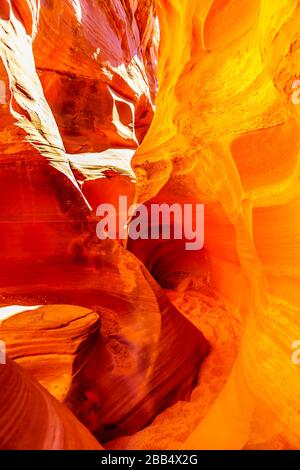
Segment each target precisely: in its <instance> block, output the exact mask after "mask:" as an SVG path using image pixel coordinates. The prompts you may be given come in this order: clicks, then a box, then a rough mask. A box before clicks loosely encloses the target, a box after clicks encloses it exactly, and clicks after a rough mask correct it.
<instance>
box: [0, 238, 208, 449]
mask: <svg viewBox="0 0 300 470" xmlns="http://www.w3.org/2000/svg"><path fill="white" fill-rule="evenodd" d="M98 245H99V243H98ZM104 247H105V249H103V252H102V254H101V253H99V251H98V246H97V257H96V258H95V259H94V260H93V265H94V268H93V269H90V268H89V267H84V266H82V265H78V264H76V263H72V264H71V263H70V264H69V265H67V264H65V265H64V266H61V265H59V266H50V267H49V265H47V266H46V267H45V266H44V265H43V266H41V267H40V268H39V270H32V272H31V275H30V277H29V278H28V279H27V282H26V283H25V282H24V278H23V273H21V274H19V276H18V274H17V273H14V274H13V275H12V278H10V279H6V283H7V284H8V286H6V287H2V289H1V291H0V292H1V295H2V297H4V298H5V299H6V302H10V299H11V302H12V301H13V300H14V301H15V300H16V299H18V301H19V302H20V303H22V305H26V304H28V305H33V304H34V305H36V304H37V303H40V302H41V301H43V302H47V303H50V304H52V305H46V306H43V307H37V308H35V309H34V310H28V311H26V310H25V311H23V312H22V313H19V314H16V315H14V316H11V317H10V318H8V319H4V320H3V321H2V324H1V326H0V335H1V339H2V340H4V341H5V342H6V343H7V350H8V353H9V354H10V355H11V356H12V357H13V358H15V359H16V360H18V362H19V363H20V364H21V365H22V366H23V367H25V368H26V369H27V370H28V371H30V372H31V373H32V374H33V375H34V377H35V378H36V379H37V380H39V381H40V382H41V383H42V385H43V386H45V387H46V388H47V389H48V390H49V391H50V392H51V393H52V394H53V395H55V396H56V397H57V398H58V399H60V400H63V401H64V402H65V403H66V404H67V405H68V407H69V408H71V409H72V410H73V411H74V413H75V415H76V416H77V417H78V418H79V419H80V420H81V421H82V422H83V423H84V424H85V425H86V426H87V427H88V428H89V429H90V430H91V431H92V432H93V433H94V434H95V435H96V436H97V437H98V438H99V440H100V441H101V442H105V441H107V440H109V439H112V438H115V437H119V436H122V435H127V434H132V433H134V432H136V431H138V430H140V429H141V428H143V427H144V426H145V425H147V424H149V423H150V422H151V421H152V420H153V418H154V417H155V416H156V415H157V414H158V413H159V412H160V411H162V410H164V409H165V408H166V407H167V406H170V405H172V404H173V403H175V402H176V401H177V400H180V399H187V398H189V396H190V394H191V391H192V388H193V386H194V385H195V383H196V381H197V377H198V372H199V367H200V365H201V362H202V361H203V359H204V358H205V356H206V354H207V350H208V346H207V341H206V340H205V338H204V337H203V335H202V334H201V332H200V331H199V330H198V329H197V328H195V327H194V326H193V325H192V324H191V323H190V322H189V321H187V320H186V319H185V318H184V317H183V316H182V315H181V314H180V313H179V312H178V311H177V310H176V308H175V307H173V306H172V304H171V303H170V302H169V300H168V299H167V297H166V296H165V294H164V293H163V291H162V290H161V289H160V287H159V286H158V285H157V284H156V283H155V281H153V279H151V277H150V275H149V273H148V272H147V271H146V269H145V268H144V267H143V266H142V265H141V264H140V263H139V262H138V261H137V260H136V259H135V258H134V256H133V255H131V254H130V253H129V252H127V251H125V250H122V249H121V248H120V247H118V246H117V245H115V244H112V245H111V249H110V251H109V250H108V244H104ZM88 253H89V254H90V253H91V251H90V250H88ZM71 302H72V303H74V304H77V305H84V306H87V307H91V310H88V309H84V308H79V307H75V306H71V305H69V306H68V305H65V304H66V303H71ZM53 303H55V304H56V305H53ZM6 308H7V307H6ZM23 308H24V309H26V307H23ZM0 312H1V309H0ZM95 312H98V313H99V315H100V322H101V336H100V335H99V333H100V332H99V321H98V315H97V314H96V313H95ZM187 338H188V340H187Z"/></svg>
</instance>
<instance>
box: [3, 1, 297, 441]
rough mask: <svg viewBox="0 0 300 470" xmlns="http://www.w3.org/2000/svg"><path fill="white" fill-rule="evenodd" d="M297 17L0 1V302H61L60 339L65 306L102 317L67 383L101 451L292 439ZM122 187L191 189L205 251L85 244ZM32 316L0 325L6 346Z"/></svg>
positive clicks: (280, 4)
mask: <svg viewBox="0 0 300 470" xmlns="http://www.w3.org/2000/svg"><path fill="white" fill-rule="evenodd" d="M154 3H155V5H154ZM156 15H158V20H159V21H158V20H157V17H156ZM299 24H300V2H299V1H298V0H284V1H283V0H273V1H272V2H270V1H269V0H253V1H251V2H250V1H246V0H232V1H228V0H156V1H155V2H154V1H152V0H136V1H135V0H122V1H121V0H109V1H107V0H97V1H96V0H66V1H63V2H62V1H60V0H51V1H50V0H47V1H46V0H44V1H39V0H26V1H25V0H22V1H19V0H4V1H3V2H1V5H0V39H1V45H0V57H1V61H0V80H2V82H1V90H0V91H1V93H0V96H1V103H0V107H1V116H0V137H1V139H0V149H1V155H2V160H1V167H0V177H1V183H2V184H1V188H0V195H1V198H0V200H1V206H0V213H1V226H3V227H4V229H3V230H2V231H1V233H0V243H1V248H2V256H1V260H0V261H1V263H0V268H1V269H0V281H1V294H0V295H1V302H2V304H3V305H5V306H11V305H16V304H21V305H25V306H26V305H28V306H33V305H45V304H47V305H48V306H47V307H46V309H47V311H48V309H49V312H53V308H54V307H50V306H49V305H51V304H52V305H58V304H61V307H59V309H62V313H61V314H60V315H59V318H58V317H57V318H55V322H57V323H55V324H56V325H58V326H59V328H58V329H60V330H61V334H62V335H66V336H64V337H65V338H69V336H68V334H69V330H68V326H64V327H62V323H61V320H62V319H63V318H65V315H66V316H68V315H69V314H70V310H69V307H62V305H66V304H73V305H78V306H81V307H85V308H87V309H89V310H88V311H89V312H90V313H89V315H92V316H93V315H94V313H93V312H97V314H99V316H100V323H101V330H100V334H99V331H98V332H97V333H95V335H98V337H97V339H96V344H95V348H94V349H93V352H91V353H90V354H89V356H88V360H87V361H86V362H85V363H84V366H83V367H82V368H81V369H80V373H78V374H75V375H73V376H72V381H71V383H70V382H68V384H69V385H68V391H67V393H66V390H67V387H65V386H62V390H63V393H62V395H61V398H62V396H64V400H65V403H66V404H67V405H68V406H69V407H70V408H71V409H72V410H73V412H74V413H75V414H76V415H77V416H78V417H79V419H80V420H81V421H82V422H83V423H84V424H85V425H86V426H87V427H88V428H89V429H90V430H92V432H93V433H94V434H95V435H96V436H97V437H98V439H100V442H105V441H108V440H110V442H109V443H108V444H107V446H108V447H111V448H121V449H122V448H178V447H180V446H181V447H183V448H185V449H260V448H271V449H290V448H292V449H294V448H300V438H299V436H300V433H299V429H300V413H299V406H298V397H299V393H300V376H299V365H297V364H296V363H294V362H293V361H292V353H293V349H292V346H291V345H292V344H294V343H295V341H296V340H299V338H300V329H299V321H298V312H299V305H300V298H299V263H300V261H299V252H300V250H299V223H298V219H297V214H298V212H297V209H298V206H299V150H300V129H299V124H300V106H299V105H300V94H299V93H298V88H300V81H299V80H300V70H299V63H300V61H299V59H300V47H299V46H300V39H299ZM159 36H160V37H159ZM159 39H160V44H159V51H158V42H159ZM157 54H158V59H159V66H158V82H159V91H158V94H157V96H156V92H157V68H156V60H157ZM297 87H298V88H297ZM4 98H6V101H5V100H4ZM154 102H155V107H154ZM154 110H155V112H154ZM152 118H153V119H152ZM149 126H150V128H149ZM148 129H149V130H148ZM147 131H148V132H147ZM131 163H132V166H131ZM119 195H126V196H127V197H128V199H129V201H130V202H131V201H135V202H138V203H146V204H148V205H150V204H151V203H153V202H154V203H158V202H159V203H164V202H166V203H168V204H173V203H175V202H177V203H181V204H185V203H193V204H195V203H201V204H204V205H205V244H204V248H203V249H202V250H201V251H199V252H197V253H191V252H187V251H186V250H185V249H184V244H183V243H182V242H181V241H180V242H178V241H176V240H168V241H167V240H163V241H161V240H135V241H132V240H128V242H127V241H124V242H122V245H123V246H120V245H121V243H120V244H118V242H110V241H105V242H102V243H100V242H98V240H97V239H96V235H95V218H94V212H93V210H94V209H95V208H96V207H97V206H98V204H99V203H101V202H105V203H107V202H110V203H113V204H116V203H117V201H118V197H119ZM119 215H120V214H118V216H119ZM126 248H127V250H126ZM130 251H131V252H132V253H130ZM137 258H138V259H139V261H138V259H137ZM157 283H158V284H160V286H161V287H162V288H164V289H166V290H167V296H168V297H169V299H170V301H171V302H172V303H173V306H172V304H171V303H170V302H169V300H168V299H167V297H166V295H165V294H164V293H163V291H162V289H161V287H159V286H158V284H157ZM42 308H44V307H42ZM38 311H39V309H37V311H32V312H31V313H26V312H23V313H22V314H20V315H18V316H15V317H12V318H10V319H7V320H4V321H3V325H4V329H6V330H5V331H6V333H5V334H8V330H10V333H9V335H11V336H10V338H11V341H12V342H11V346H9V348H10V347H12V351H13V350H14V349H13V348H14V346H13V343H14V338H13V335H14V334H16V335H17V336H18V333H17V330H18V328H19V326H18V325H19V322H18V317H19V320H20V319H21V318H25V317H26V322H25V324H27V321H28V320H29V319H30V321H34V320H33V319H34V318H38ZM76 312H77V313H78V312H79V311H78V310H75V309H74V311H73V313H71V317H72V315H73V314H75V316H76V315H77V313H76ZM35 315H36V316H35ZM51 315H52V313H51ZM76 318H77V317H76ZM93 318H94V320H95V319H96V317H94V316H93ZM94 320H93V321H92V323H91V327H92V331H94V326H95V324H96V323H97V321H96V323H93V322H94ZM51 321H54V320H53V319H52V320H51ZM21 322H22V320H21ZM192 323H193V324H194V325H192ZM20 324H21V323H20ZM10 325H11V329H10ZM12 325H13V327H12ZM72 326H74V325H72ZM26 328H27V326H26ZM14 329H15V331H16V333H15V332H14V331H13V330H14ZM42 329H43V328H42ZM33 330H34V331H35V333H34V335H35V334H36V332H37V330H38V328H37V330H35V329H33ZM33 330H30V331H33ZM84 331H86V330H84ZM88 331H89V329H88ZM200 331H201V332H203V333H204V335H205V337H206V339H204V337H203V335H202V333H200ZM45 334H46V333H45ZM51 334H52V333H51ZM81 334H83V337H84V335H85V334H86V333H83V332H82V333H79V337H80V336H81ZM48 335H50V332H49V331H47V336H48ZM72 335H73V333H72ZM90 336H92V337H93V334H91V333H90V332H88V337H90ZM50 338H53V341H54V343H56V342H57V337H56V336H55V335H53V336H51V335H50V336H49V339H50ZM207 340H208V341H209V343H210V354H209V356H208V358H207V360H206V361H204V363H203V365H202V367H201V369H199V368H200V365H201V363H202V361H203V359H204V357H205V355H206V353H207ZM22 341H23V342H22V348H24V349H22V352H21V349H20V354H21V355H23V354H24V356H26V348H27V344H25V341H24V340H22ZM73 341H74V338H73V336H72V341H70V345H71V344H72V345H75V344H77V345H78V343H77V341H79V343H80V342H81V339H80V338H76V341H74V342H73ZM46 343H47V342H46ZM66 343H68V341H66ZM83 343H84V341H83ZM20 344H21V343H20ZM80 344H81V343H80ZM90 344H93V342H92V341H91V343H90ZM54 346H55V344H54ZM31 347H32V346H30V344H28V348H29V349H28V351H30V348H31ZM55 347H57V349H58V350H59V346H58V345H56V346H55ZM76 347H77V346H76ZM72 348H73V346H72ZM50 349H52V347H51V348H50ZM50 349H49V351H50ZM16 350H17V349H16ZM75 350H76V348H75ZM68 351H69V350H68ZM71 351H72V353H71V356H72V357H70V358H69V359H70V362H68V367H69V369H68V378H67V381H70V365H71V364H72V368H74V367H75V368H76V366H74V362H72V361H75V363H76V360H77V359H76V358H77V356H76V358H75V357H74V350H73V349H71ZM69 352H70V351H69ZM52 353H53V351H52ZM68 354H69V353H68ZM69 359H68V360H69ZM75 359H76V360H75ZM18 360H19V361H20V360H21V359H20V358H19V359H18ZM22 360H23V361H24V364H25V362H26V360H25V359H24V358H23V359H22ZM79 362H81V359H80V361H79ZM216 363H220V364H219V366H217V365H216ZM53 364H54V362H53ZM0 367H1V366H0ZM96 371H97V372H96ZM32 372H33V371H32ZM33 373H35V372H33ZM38 373H40V371H39V372H38ZM45 374H47V371H46V372H45ZM49 374H50V375H51V368H50V367H49ZM72 374H73V370H72ZM50 375H49V377H46V375H45V377H44V376H43V374H42V375H40V377H39V380H41V381H42V382H43V383H44V384H48V385H47V386H48V387H49V389H51V391H52V393H55V392H54V387H53V384H50V382H51V377H50ZM198 379H199V381H198V382H197V380H198ZM55 380H56V379H55ZM64 380H65V379H62V382H61V383H62V384H63V383H64ZM47 381H48V382H47ZM194 386H195V388H194V391H193V393H191V392H192V389H193V387H194ZM190 395H191V400H190V402H188V403H187V402H185V403H181V402H180V401H179V400H180V399H182V400H185V399H187V398H188V397H190ZM154 418H155V420H154V421H153V419H154ZM134 433H135V434H134ZM162 436H163V438H162ZM12 445H13V444H12Z"/></svg>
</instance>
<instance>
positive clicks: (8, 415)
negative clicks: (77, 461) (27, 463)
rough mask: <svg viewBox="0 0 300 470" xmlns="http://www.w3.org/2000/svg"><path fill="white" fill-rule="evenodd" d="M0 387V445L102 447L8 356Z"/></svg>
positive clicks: (0, 369)
mask: <svg viewBox="0 0 300 470" xmlns="http://www.w3.org/2000/svg"><path fill="white" fill-rule="evenodd" d="M0 389H1V400H0V449H2V450H71V449H72V450H78V449H86V450H88V449H89V450H96V449H98V450H100V449H102V447H101V445H100V444H99V443H98V442H97V441H96V439H95V438H94V437H93V436H92V435H91V434H90V433H89V432H88V430H87V429H85V428H84V426H83V425H82V424H81V423H80V422H79V421H78V420H77V419H76V418H75V417H74V415H72V413H71V412H70V411H69V410H68V409H67V408H66V407H65V406H63V405H61V404H60V403H58V402H57V401H56V400H55V398H53V397H52V396H51V395H50V394H49V393H48V392H47V390H45V389H44V388H43V387H42V386H41V385H39V384H38V383H37V382H36V381H35V380H33V379H32V378H30V376H29V375H27V373H26V372H25V371H23V370H22V369H21V367H20V366H18V365H17V364H16V363H14V362H13V361H11V360H10V359H7V364H5V365H4V364H2V365H1V366H0Z"/></svg>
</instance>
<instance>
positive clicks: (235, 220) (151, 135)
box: [134, 0, 300, 449]
mask: <svg viewBox="0 0 300 470" xmlns="http://www.w3.org/2000/svg"><path fill="white" fill-rule="evenodd" d="M156 5H157V11H158V16H159V21H160V28H161V43H160V56H159V83H160V89H159V93H158V96H157V99H156V113H155V115H154V120H153V122H152V125H151V128H150V131H149V132H148V134H147V136H146V138H145V140H144V141H143V144H142V146H141V147H140V148H139V149H138V151H137V153H136V155H135V157H134V169H135V173H136V175H137V177H138V182H137V188H138V191H139V200H140V201H141V202H142V201H147V200H150V199H152V198H154V197H160V196H161V198H162V199H163V198H165V197H168V199H169V200H173V201H176V200H177V199H181V198H182V199H186V200H190V199H192V200H197V201H199V202H202V203H204V204H205V207H206V215H205V217H206V222H205V247H204V253H205V255H206V258H207V262H206V266H207V276H208V278H209V279H210V285H211V287H212V288H213V289H214V290H215V292H216V293H218V294H219V295H220V296H221V297H222V298H223V299H224V300H225V302H226V305H227V306H228V308H230V310H231V311H232V312H233V313H232V314H233V315H234V314H235V313H238V315H240V317H241V318H242V328H243V335H242V337H241V341H240V347H239V352H238V355H237V358H236V361H235V364H234V367H233V370H232V372H231V374H230V376H229V378H228V381H227V383H226V385H225V387H224V388H223V389H222V391H221V393H220V394H219V396H218V398H217V400H216V401H215V402H214V404H213V406H212V407H211V408H210V410H209V412H208V413H207V415H206V416H205V417H204V419H202V420H200V421H201V422H200V424H199V425H198V427H197V428H196V429H195V430H194V432H193V433H192V435H191V436H190V437H189V439H188V440H187V441H186V443H185V444H184V448H191V449H199V448H201V449H218V448H222V449H241V448H264V447H265V448H278V449H282V448H299V447H300V441H299V429H300V414H299V410H298V405H297V404H298V397H299V392H300V376H299V370H298V367H299V366H297V365H296V364H294V363H293V362H292V360H291V354H292V349H291V344H292V343H293V342H294V341H295V340H296V339H298V337H299V334H300V331H299V321H298V315H297V312H298V310H299V295H298V292H299V243H298V240H299V237H298V232H299V224H298V222H297V217H296V216H295V215H294V214H296V211H297V207H298V200H299V184H298V182H299V122H300V121H299V117H300V114H299V106H297V105H295V104H294V103H293V100H292V94H293V93H295V87H294V88H293V86H294V85H293V84H294V82H295V80H297V79H299V76H300V69H299V54H300V52H299V51H300V48H299V44H300V43H299V24H300V3H299V2H298V1H297V0H287V1H285V2H282V1H274V2H269V1H268V0H258V1H253V2H247V1H240V0H234V1H231V2H227V1H223V0H214V1H212V0H208V1H202V0H201V1H200V0H196V1H189V0H185V1H181V0H180V1H179V0H171V1H168V2H167V1H163V0H161V1H159V0H158V1H157V2H156ZM157 195H158V196H157ZM148 257H150V258H151V251H150V252H149V255H148ZM172 257H173V258H174V254H173V252H171V253H169V254H168V253H166V257H162V259H161V263H160V265H159V266H156V277H159V278H163V277H164V266H166V265H167V266H169V264H170V263H169V260H171V271H167V273H168V276H170V275H171V274H172V270H173V271H174V263H173V267H172ZM177 258H180V256H179V254H178V253H177ZM181 258H182V260H180V259H179V264H180V263H183V264H184V263H185V261H184V259H185V253H183V252H182V254H181ZM168 263H169V264H168ZM168 269H169V268H168ZM177 270H178V269H177ZM179 271H180V270H179ZM183 271H184V272H185V271H186V263H185V266H184V270H183ZM216 430H218V432H216Z"/></svg>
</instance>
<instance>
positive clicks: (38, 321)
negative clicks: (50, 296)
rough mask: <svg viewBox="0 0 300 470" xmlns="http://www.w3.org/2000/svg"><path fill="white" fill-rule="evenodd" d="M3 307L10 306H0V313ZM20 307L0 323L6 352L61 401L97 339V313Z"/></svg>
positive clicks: (56, 307) (67, 308) (68, 307)
mask: <svg viewBox="0 0 300 470" xmlns="http://www.w3.org/2000/svg"><path fill="white" fill-rule="evenodd" d="M28 308H29V307H28ZM6 309H8V310H9V307H4V308H0V314H1V311H3V310H6ZM16 310H18V309H17V307H16ZM19 310H21V312H20V313H16V314H14V315H12V316H10V317H9V318H7V319H4V320H3V321H2V322H1V325H0V335H1V339H2V341H4V342H5V344H6V351H7V353H8V354H9V356H10V357H11V358H12V359H14V360H15V361H16V362H17V363H19V364H20V365H21V366H22V367H23V368H24V369H26V370H27V371H28V372H30V374H31V376H33V377H34V378H35V379H36V380H37V381H38V382H39V383H40V384H42V385H43V387H45V388H46V389H47V390H48V391H49V392H50V393H51V394H52V395H53V396H55V398H57V399H58V400H59V401H63V400H64V399H65V397H66V395H67V394H68V392H69V389H70V387H71V384H72V379H73V376H75V375H76V374H78V373H80V369H81V368H82V366H83V364H84V363H85V362H86V361H87V359H88V357H89V356H90V354H92V353H93V351H94V349H95V347H96V344H97V342H98V340H99V331H100V325H99V316H98V314H97V313H96V312H93V311H92V310H88V309H86V308H82V307H76V306H74V305H62V304H61V305H44V306H37V307H36V308H34V309H29V310H26V306H23V308H22V309H20V308H19Z"/></svg>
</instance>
